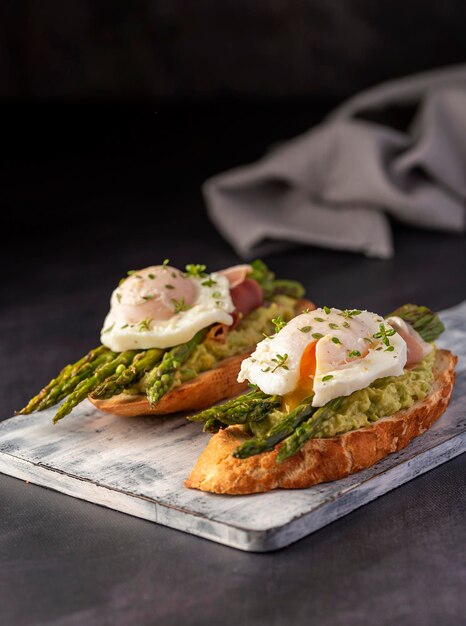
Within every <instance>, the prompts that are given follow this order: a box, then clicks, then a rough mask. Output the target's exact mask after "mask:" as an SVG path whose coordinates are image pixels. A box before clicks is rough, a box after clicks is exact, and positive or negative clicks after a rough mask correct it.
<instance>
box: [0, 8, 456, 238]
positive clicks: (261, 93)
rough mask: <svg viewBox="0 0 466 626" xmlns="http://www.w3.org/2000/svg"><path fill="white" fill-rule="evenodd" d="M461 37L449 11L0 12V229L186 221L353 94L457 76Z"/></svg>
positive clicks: (81, 231)
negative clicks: (215, 191) (208, 196)
mask: <svg viewBox="0 0 466 626" xmlns="http://www.w3.org/2000/svg"><path fill="white" fill-rule="evenodd" d="M465 23H466V4H465V3H464V2H461V0H443V1H442V2H425V1H422V0H410V1H409V2H406V1H400V0H397V1H393V2H374V1H373V0H346V1H343V2H338V1H328V0H262V1H258V0H253V1H251V0H223V1H222V2H218V1H217V0H203V1H192V0H133V1H132V2H124V1H121V0H108V1H100V2H99V1H98V2H91V1H90V0H67V1H66V2H63V1H62V0H29V1H26V0H4V1H3V2H2V3H1V4H0V112H1V117H0V119H1V130H2V132H1V142H0V155H1V158H2V174H3V183H2V185H1V187H0V194H1V195H0V206H1V207H2V215H3V217H4V219H6V220H7V221H8V222H9V223H10V222H12V224H13V226H14V227H15V233H16V227H18V225H20V230H19V231H18V232H17V235H16V234H15V237H18V239H19V241H24V240H25V239H26V238H29V237H31V236H32V237H33V238H35V237H36V236H37V232H36V229H37V227H39V228H40V233H41V238H42V239H44V238H45V237H48V236H51V237H52V240H55V238H56V236H58V235H59V234H61V232H63V231H64V232H65V233H67V237H68V238H69V237H70V233H69V229H70V228H72V233H71V236H72V237H74V238H78V237H79V238H83V237H86V233H87V231H88V230H90V229H95V228H100V229H104V227H105V225H106V224H108V222H109V221H112V220H114V219H115V216H116V214H117V213H118V212H120V211H121V212H123V213H125V212H126V214H127V215H131V216H132V218H133V219H135V220H136V219H139V220H144V221H145V223H146V225H147V226H148V228H151V229H156V228H157V229H158V228H160V226H162V225H163V223H164V220H166V219H167V213H168V211H170V212H171V214H172V215H173V211H176V213H177V214H178V215H179V216H183V215H185V214H187V213H189V214H192V213H193V212H196V214H199V215H201V216H202V214H203V210H204V209H203V203H202V202H201V200H200V194H199V186H200V184H201V182H202V181H203V180H205V179H206V178H208V177H209V176H211V175H212V174H215V173H218V172H220V171H222V170H224V169H226V168H229V167H232V166H234V165H239V164H242V163H246V162H249V161H252V160H254V159H256V158H258V157H259V156H260V155H261V154H262V153H263V152H264V150H265V149H266V148H267V147H268V146H269V145H271V144H273V143H275V142H277V141H280V140H283V139H286V138H288V137H292V136H293V135H295V134H297V133H299V132H302V131H304V130H306V129H307V128H309V127H310V126H311V125H313V124H315V123H316V122H318V121H319V120H320V119H321V118H322V117H323V116H324V115H325V114H326V113H328V112H329V111H330V110H331V109H332V107H334V106H335V105H337V104H338V103H340V102H341V101H342V100H343V99H345V98H347V97H349V96H350V95H352V94H354V93H355V92H357V91H359V90H361V89H364V88H367V87H369V86H371V85H374V84H377V83H378V82H381V81H383V80H387V79H390V78H395V77H399V76H403V75H406V74H409V73H413V72H418V71H422V70H426V69H431V68H433V67H441V66H444V65H448V64H454V63H460V62H464V61H465V60H466V38H465V37H464V24H465ZM180 194H181V195H180ZM166 196H168V197H169V198H171V204H170V206H169V207H167V201H166ZM186 198H189V199H190V200H189V201H186ZM188 204H189V206H187V205H188ZM3 235H5V232H4V233H3ZM6 238H7V241H11V238H12V232H11V230H8V231H7V233H6ZM18 239H16V242H17V241H18ZM127 243H128V242H127V241H125V244H126V245H127Z"/></svg>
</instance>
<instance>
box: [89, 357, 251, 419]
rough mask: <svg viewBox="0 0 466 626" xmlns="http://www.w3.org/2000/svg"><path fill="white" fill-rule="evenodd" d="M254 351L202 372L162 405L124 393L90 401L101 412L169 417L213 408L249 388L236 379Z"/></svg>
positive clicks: (167, 397) (166, 398)
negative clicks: (152, 403) (177, 413)
mask: <svg viewBox="0 0 466 626" xmlns="http://www.w3.org/2000/svg"><path fill="white" fill-rule="evenodd" d="M250 354H251V352H243V354H237V355H236V356H232V357H229V358H228V359H224V360H223V361H220V363H219V364H218V365H217V367H214V368H213V369H211V370H208V371H207V372H202V374H199V376H196V378H194V379H193V380H190V381H188V382H186V383H183V384H182V385H180V386H179V387H176V388H175V389H173V391H170V392H168V393H167V394H165V395H164V396H163V397H162V399H161V400H160V402H159V403H158V404H157V405H156V406H155V407H151V406H150V404H149V401H148V400H147V397H146V396H145V395H144V396H143V395H130V394H124V393H121V394H119V395H118V396H113V398H108V400H98V399H96V398H91V397H89V400H90V401H91V402H92V403H93V404H94V405H95V406H96V407H97V408H98V409H99V410H100V411H104V412H105V413H113V415H121V416H123V417H132V416H135V415H166V414H167V413H176V412H177V411H197V410H201V409H205V408H206V407H208V406H212V405H213V404H215V403H216V402H219V401H220V400H223V399H224V398H232V397H233V396H236V395H238V394H239V393H241V392H242V391H244V390H245V389H247V386H248V383H247V382H245V383H239V382H238V381H237V380H236V377H237V376H238V372H239V369H240V367H241V362H242V361H243V360H244V359H245V358H247V357H248V356H249V355H250Z"/></svg>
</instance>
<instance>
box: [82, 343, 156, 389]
mask: <svg viewBox="0 0 466 626" xmlns="http://www.w3.org/2000/svg"><path fill="white" fill-rule="evenodd" d="M163 353H164V351H163V350H159V349H158V348H152V349H149V350H144V351H143V352H140V353H139V354H137V355H136V356H135V357H134V360H133V362H132V363H131V365H130V366H129V367H127V368H126V369H124V370H123V371H122V372H119V371H117V372H115V374H113V375H112V376H109V377H108V378H107V379H106V380H104V382H103V383H102V384H101V385H99V386H98V387H97V388H96V389H94V391H93V392H92V394H91V395H92V397H93V398H100V399H104V398H111V397H112V396H116V395H117V394H119V393H121V392H122V391H123V390H124V389H125V388H126V387H128V386H129V385H132V384H134V383H135V382H137V381H138V380H139V379H140V378H141V377H142V376H143V375H144V374H145V373H146V372H147V371H149V370H150V369H152V368H153V367H154V366H155V365H156V364H157V363H158V362H159V361H160V360H161V358H162V356H163Z"/></svg>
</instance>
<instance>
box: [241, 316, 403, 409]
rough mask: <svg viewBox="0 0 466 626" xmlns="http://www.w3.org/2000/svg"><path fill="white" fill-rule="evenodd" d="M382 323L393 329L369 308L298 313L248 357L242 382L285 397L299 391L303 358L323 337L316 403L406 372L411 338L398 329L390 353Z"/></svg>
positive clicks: (318, 352)
mask: <svg viewBox="0 0 466 626" xmlns="http://www.w3.org/2000/svg"><path fill="white" fill-rule="evenodd" d="M320 320H322V321H320ZM345 323H346V325H345ZM329 324H332V325H334V327H333V328H331V327H330V326H329ZM380 324H384V325H385V328H387V329H391V327H390V325H389V324H388V323H387V322H386V321H385V320H383V318H382V317H380V316H379V315H376V314H375V313H370V312H368V311H361V312H360V314H358V315H354V316H352V317H348V318H345V317H344V315H343V312H342V311H340V310H339V309H331V310H330V313H326V312H325V311H324V310H323V309H316V310H315V311H311V312H310V313H303V314H302V315H298V316H297V317H295V318H294V319H292V320H291V321H290V322H288V324H287V325H286V326H285V327H284V328H282V330H281V331H280V332H279V333H277V334H276V335H274V336H273V337H271V338H269V339H265V340H264V341H261V342H260V343H259V344H258V345H257V348H256V350H255V351H254V352H253V354H252V355H251V356H250V357H249V358H247V359H245V360H244V361H243V363H242V365H241V370H240V373H239V375H238V381H239V382H243V381H245V380H249V381H250V382H251V383H253V384H255V385H257V386H258V387H259V388H260V389H261V390H262V391H264V393H267V394H271V395H280V396H284V395H286V394H288V393H291V392H293V391H295V389H296V388H297V387H298V385H299V379H300V363H301V358H302V356H303V353H304V350H305V349H306V347H307V346H308V345H309V344H310V343H312V342H313V341H317V344H316V372H315V378H314V397H313V401H312V405H313V406H315V407H319V406H323V405H324V404H326V403H327V402H329V401H330V400H333V399H334V398H338V397H340V396H348V395H350V394H351V393H353V391H357V390H358V389H364V388H365V387H367V386H368V385H370V384H371V383H372V382H374V380H376V379H378V378H382V377H384V376H400V375H401V374H402V373H403V368H404V366H405V364H406V359H407V348H406V342H405V341H404V339H402V338H401V336H400V335H399V334H398V333H396V332H395V334H394V335H392V336H390V337H389V341H390V350H389V351H387V350H386V347H387V346H385V345H384V344H383V343H381V341H380V339H377V338H374V335H376V334H377V333H379V331H380ZM308 327H310V329H309V330H307V329H308ZM300 329H301V330H300ZM313 334H316V337H313V336H312V335H313ZM318 335H322V336H321V337H319V336H318ZM335 340H336V341H335ZM367 340H370V342H371V343H369V341H367ZM367 350H368V351H367ZM352 351H359V352H360V353H361V355H364V353H365V352H366V351H367V355H365V356H361V357H360V358H350V357H349V356H348V355H349V353H350V352H352ZM283 359H285V361H284V363H283V365H282V366H280V362H281V361H283ZM327 377H328V378H327ZM324 378H326V380H323V379H324Z"/></svg>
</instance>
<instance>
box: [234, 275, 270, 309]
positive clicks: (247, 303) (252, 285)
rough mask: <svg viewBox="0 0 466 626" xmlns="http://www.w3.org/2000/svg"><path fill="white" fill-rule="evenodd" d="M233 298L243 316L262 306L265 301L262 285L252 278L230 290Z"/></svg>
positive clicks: (236, 307)
mask: <svg viewBox="0 0 466 626" xmlns="http://www.w3.org/2000/svg"><path fill="white" fill-rule="evenodd" d="M230 295H231V299H232V300H233V304H234V305H235V309H236V311H237V313H239V314H241V316H242V317H245V316H246V315H249V313H251V311H254V309H257V307H259V306H261V304H262V302H263V301H264V295H263V293H262V287H261V286H260V285H259V283H258V282H257V281H255V280H253V279H252V278H246V279H245V280H243V282H242V283H240V284H239V285H236V287H233V289H231V290H230Z"/></svg>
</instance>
